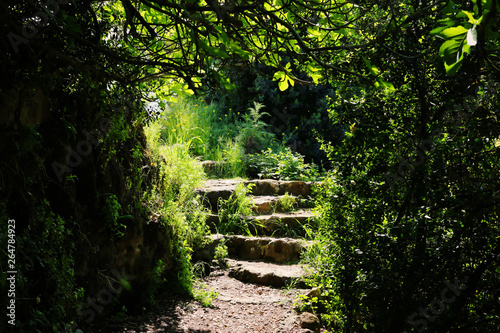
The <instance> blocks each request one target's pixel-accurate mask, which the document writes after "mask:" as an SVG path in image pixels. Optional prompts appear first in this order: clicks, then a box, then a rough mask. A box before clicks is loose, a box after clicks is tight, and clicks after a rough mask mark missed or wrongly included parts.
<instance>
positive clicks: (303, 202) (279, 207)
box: [252, 195, 313, 215]
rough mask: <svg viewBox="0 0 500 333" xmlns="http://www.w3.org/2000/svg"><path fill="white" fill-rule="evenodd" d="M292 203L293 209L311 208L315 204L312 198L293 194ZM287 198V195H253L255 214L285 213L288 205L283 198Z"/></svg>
mask: <svg viewBox="0 0 500 333" xmlns="http://www.w3.org/2000/svg"><path fill="white" fill-rule="evenodd" d="M290 197H291V198H290V199H291V205H292V207H291V208H292V209H290V210H295V209H297V208H311V207H312V206H313V204H312V202H311V200H310V199H305V198H302V197H299V196H295V195H292V196H290ZM284 198H285V195H279V196H277V195H260V196H253V197H252V199H253V204H254V207H253V208H252V210H253V212H254V213H255V214H260V215H269V214H270V213H285V212H287V210H286V209H285V208H286V207H283V204H282V200H283V199H284Z"/></svg>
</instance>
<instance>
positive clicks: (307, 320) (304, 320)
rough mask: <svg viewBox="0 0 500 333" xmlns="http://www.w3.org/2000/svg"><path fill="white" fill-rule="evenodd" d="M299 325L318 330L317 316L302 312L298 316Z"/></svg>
mask: <svg viewBox="0 0 500 333" xmlns="http://www.w3.org/2000/svg"><path fill="white" fill-rule="evenodd" d="M299 321H300V327H302V328H307V329H310V330H312V331H314V332H319V331H320V327H321V325H320V323H319V318H318V317H317V316H316V315H315V314H312V313H310V312H303V313H302V314H301V315H300V317H299Z"/></svg>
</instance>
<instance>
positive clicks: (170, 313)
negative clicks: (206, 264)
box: [86, 270, 312, 333]
mask: <svg viewBox="0 0 500 333" xmlns="http://www.w3.org/2000/svg"><path fill="white" fill-rule="evenodd" d="M202 283H204V284H206V289H207V290H210V289H213V291H215V292H217V293H218V294H219V295H218V297H217V298H216V299H215V300H214V301H212V306H210V307H203V306H202V305H201V304H200V303H198V302H197V301H195V300H190V299H182V298H179V297H169V296H167V295H165V296H163V297H162V298H161V299H159V300H157V302H158V304H159V307H158V309H157V310H154V311H150V312H148V313H145V314H143V315H140V316H134V317H132V316H130V317H126V318H107V319H104V320H102V319H101V320H99V322H98V323H97V322H96V323H95V324H94V325H93V327H92V329H91V330H90V332H93V333H101V332H106V333H107V332H129V333H136V332H137V333H138V332H144V333H145V332H148V333H150V332H151V333H152V332H176V333H177V332H190V333H208V332H210V333H249V332H262V333H278V332H279V333H299V332H312V331H308V330H304V329H301V328H300V323H299V320H298V313H297V312H296V311H295V310H294V307H293V303H294V300H295V299H296V297H297V296H298V294H299V293H301V292H302V293H305V292H307V290H299V289H276V288H271V287H266V286H261V285H257V284H249V283H243V282H240V281H238V280H236V279H233V278H231V277H229V276H228V270H220V271H215V272H212V274H211V275H210V276H208V277H206V278H204V279H203V281H202ZM86 332H89V331H86Z"/></svg>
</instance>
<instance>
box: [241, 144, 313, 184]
mask: <svg viewBox="0 0 500 333" xmlns="http://www.w3.org/2000/svg"><path fill="white" fill-rule="evenodd" d="M276 147H277V148H275V150H273V148H268V149H267V150H264V151H262V152H261V153H260V154H253V155H249V156H248V158H247V159H248V168H249V173H250V174H257V175H258V176H259V177H260V178H271V179H277V180H307V181H313V180H318V179H320V178H321V177H320V172H319V170H318V167H317V166H316V165H315V164H313V163H311V164H309V163H305V162H304V158H303V156H301V155H300V154H298V153H293V152H292V151H291V149H290V148H288V147H283V146H276Z"/></svg>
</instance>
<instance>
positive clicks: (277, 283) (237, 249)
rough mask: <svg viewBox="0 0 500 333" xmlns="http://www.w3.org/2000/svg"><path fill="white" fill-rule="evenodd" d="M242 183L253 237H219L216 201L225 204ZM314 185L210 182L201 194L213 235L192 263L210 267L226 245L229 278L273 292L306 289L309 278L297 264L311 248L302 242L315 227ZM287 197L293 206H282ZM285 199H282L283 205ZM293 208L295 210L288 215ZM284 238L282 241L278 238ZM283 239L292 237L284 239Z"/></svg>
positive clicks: (222, 180) (265, 181)
mask: <svg viewBox="0 0 500 333" xmlns="http://www.w3.org/2000/svg"><path fill="white" fill-rule="evenodd" d="M240 183H243V184H245V185H246V186H248V185H250V189H251V190H250V192H249V193H248V194H247V195H248V196H249V197H251V198H252V200H253V203H254V206H253V208H252V211H253V214H252V215H250V216H241V217H240V218H241V221H242V222H243V223H248V222H249V223H248V225H249V226H251V228H250V231H251V234H252V235H254V237H252V236H248V235H222V234H216V233H215V232H216V230H219V229H220V224H221V223H223V222H222V221H220V219H219V216H218V202H219V200H220V198H221V199H223V200H227V199H228V198H230V196H231V194H232V193H234V192H235V190H236V186H237V185H238V184H240ZM312 186H313V183H311V182H303V181H277V180H268V179H265V180H249V181H245V180H241V179H216V180H209V181H207V182H206V183H205V184H204V186H203V187H202V188H199V189H198V190H197V192H198V194H199V195H200V197H201V198H202V200H203V203H204V205H205V206H206V207H207V208H209V209H210V210H211V214H210V216H209V219H208V220H207V223H208V225H209V226H210V228H211V230H212V232H213V233H214V234H212V235H211V237H210V240H209V241H208V244H207V246H205V247H204V248H203V249H200V250H198V251H196V252H195V253H194V254H193V260H194V261H204V262H210V261H211V260H212V259H213V257H214V253H215V248H216V247H217V245H219V244H220V243H221V242H223V243H224V244H225V245H226V246H227V249H228V256H229V259H228V264H229V276H230V277H233V278H235V279H238V280H240V281H242V282H247V283H255V284H260V285H267V286H272V287H284V286H291V285H293V286H295V287H297V288H303V287H305V285H304V283H303V281H302V280H303V277H304V276H305V275H306V274H307V273H306V272H305V271H304V269H303V268H302V267H301V266H300V265H298V264H297V263H298V261H299V260H300V257H301V253H302V251H303V250H304V249H305V248H306V247H307V246H308V245H309V244H310V242H309V241H307V240H305V239H304V237H303V236H304V235H305V233H306V230H305V228H304V225H311V224H313V223H314V216H313V214H312V213H311V211H310V209H309V208H310V207H311V198H310V196H311V194H312ZM284 197H286V198H287V201H288V206H289V207H283V205H282V204H281V202H282V200H283V199H282V198H284ZM280 198H281V200H280ZM290 206H292V210H291V211H285V210H287V209H284V208H290ZM277 236H280V237H277ZM285 236H293V238H292V237H285Z"/></svg>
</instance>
